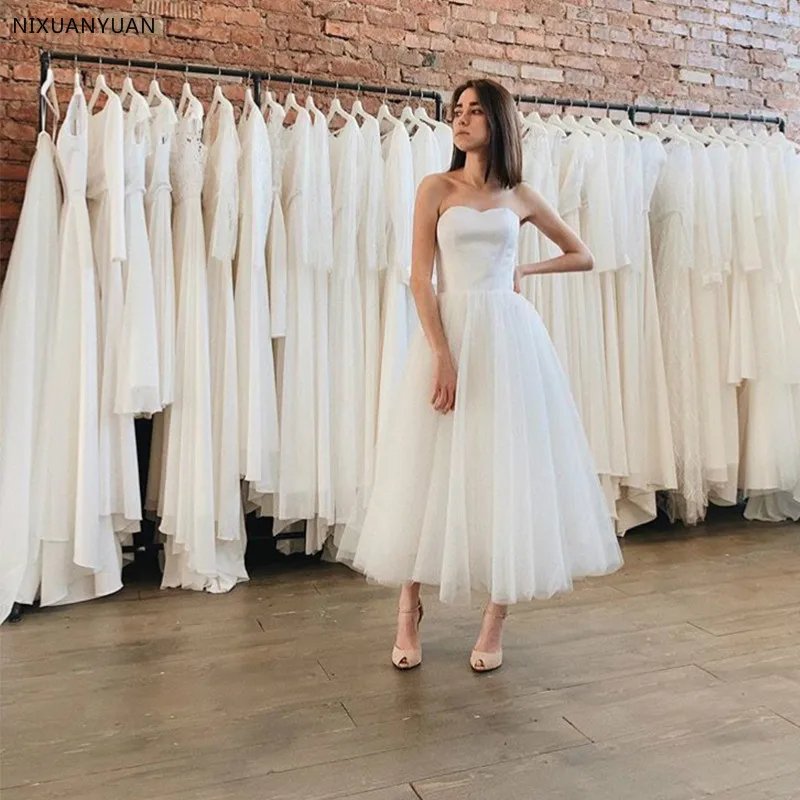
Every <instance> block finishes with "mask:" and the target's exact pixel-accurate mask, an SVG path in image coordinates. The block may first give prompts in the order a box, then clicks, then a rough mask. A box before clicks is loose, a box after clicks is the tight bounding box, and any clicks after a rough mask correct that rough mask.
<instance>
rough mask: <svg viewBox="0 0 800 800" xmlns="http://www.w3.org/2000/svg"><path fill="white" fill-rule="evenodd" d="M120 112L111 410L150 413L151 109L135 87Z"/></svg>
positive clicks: (154, 335)
mask: <svg viewBox="0 0 800 800" xmlns="http://www.w3.org/2000/svg"><path fill="white" fill-rule="evenodd" d="M123 114H124V124H123V137H124V160H125V242H126V254H127V258H126V259H125V261H124V262H123V263H122V278H123V281H124V283H125V305H124V307H123V311H122V326H121V331H120V348H119V369H118V373H117V397H116V404H115V406H114V411H115V412H116V413H117V414H132V415H135V416H148V417H149V416H152V415H153V414H155V413H156V412H157V411H160V410H161V408H162V405H161V388H160V384H159V364H158V324H157V318H156V298H155V289H154V283H153V265H152V259H151V255H150V242H149V238H148V233H147V221H146V218H145V208H144V194H145V189H146V184H145V169H146V162H147V154H148V152H149V150H150V117H151V114H150V107H149V106H148V105H147V100H145V98H144V97H143V96H142V95H141V94H139V93H138V92H135V93H134V94H133V95H131V106H130V109H129V110H128V111H126V112H123Z"/></svg>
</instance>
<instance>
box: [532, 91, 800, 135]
mask: <svg viewBox="0 0 800 800" xmlns="http://www.w3.org/2000/svg"><path fill="white" fill-rule="evenodd" d="M517 101H518V102H520V103H534V104H537V105H547V106H564V107H569V106H573V107H576V108H597V109H603V110H605V111H624V112H625V113H626V114H627V115H628V119H630V121H631V122H632V123H633V124H634V125H635V124H637V119H636V115H637V114H659V115H669V116H674V117H698V118H702V119H722V120H730V121H733V120H736V121H737V122H761V123H764V124H765V125H777V126H778V130H779V131H780V132H781V133H785V132H786V120H785V119H783V117H778V116H764V115H761V114H748V113H741V112H739V113H729V112H727V111H702V110H700V109H691V108H672V107H669V106H645V105H639V104H637V103H606V102H603V101H601V100H583V99H565V98H558V97H539V96H537V95H525V94H523V95H517Z"/></svg>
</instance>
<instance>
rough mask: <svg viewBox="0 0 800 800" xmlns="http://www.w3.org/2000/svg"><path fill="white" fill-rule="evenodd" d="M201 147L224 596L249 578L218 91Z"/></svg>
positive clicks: (234, 188)
mask: <svg viewBox="0 0 800 800" xmlns="http://www.w3.org/2000/svg"><path fill="white" fill-rule="evenodd" d="M203 142H204V144H205V146H206V152H207V154H208V156H207V161H206V170H205V177H204V183H203V196H202V206H203V222H204V225H205V234H206V257H207V264H208V307H209V341H210V352H211V359H210V365H211V441H212V444H213V454H214V455H213V475H214V521H215V529H216V548H215V549H216V563H217V575H218V579H219V588H221V589H223V590H227V589H230V588H232V587H233V586H234V585H235V584H236V583H237V582H238V581H244V580H247V578H248V576H247V571H246V570H245V566H244V551H245V544H246V542H245V529H244V511H243V508H242V494H241V486H240V479H239V459H240V452H239V396H238V393H239V377H238V369H237V353H236V310H235V305H234V291H233V259H234V255H235V252H236V241H237V230H238V222H239V180H238V174H239V173H238V163H239V154H240V146H239V137H238V135H237V133H236V122H235V120H234V115H233V105H232V104H231V102H230V100H228V99H227V98H226V97H224V96H223V95H222V94H221V91H220V92H219V99H218V103H217V105H216V106H213V104H212V111H211V113H210V114H209V116H208V118H207V119H206V123H205V126H204V128H203Z"/></svg>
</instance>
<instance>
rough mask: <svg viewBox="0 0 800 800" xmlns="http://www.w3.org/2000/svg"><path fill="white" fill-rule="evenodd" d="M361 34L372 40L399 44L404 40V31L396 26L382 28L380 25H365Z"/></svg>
mask: <svg viewBox="0 0 800 800" xmlns="http://www.w3.org/2000/svg"><path fill="white" fill-rule="evenodd" d="M363 35H364V36H365V37H366V38H367V39H371V40H372V41H373V42H383V43H384V44H396V45H399V44H403V42H404V41H405V38H406V31H404V30H400V29H398V28H383V27H381V26H380V25H366V26H365V27H364V33H363Z"/></svg>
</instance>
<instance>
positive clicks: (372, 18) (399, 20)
mask: <svg viewBox="0 0 800 800" xmlns="http://www.w3.org/2000/svg"><path fill="white" fill-rule="evenodd" d="M367 22H369V23H371V24H372V25H380V26H381V27H385V28H401V29H403V30H409V31H415V30H417V28H418V25H417V17H416V15H414V14H408V13H406V12H396V11H386V10H385V9H382V8H369V9H367Z"/></svg>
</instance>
